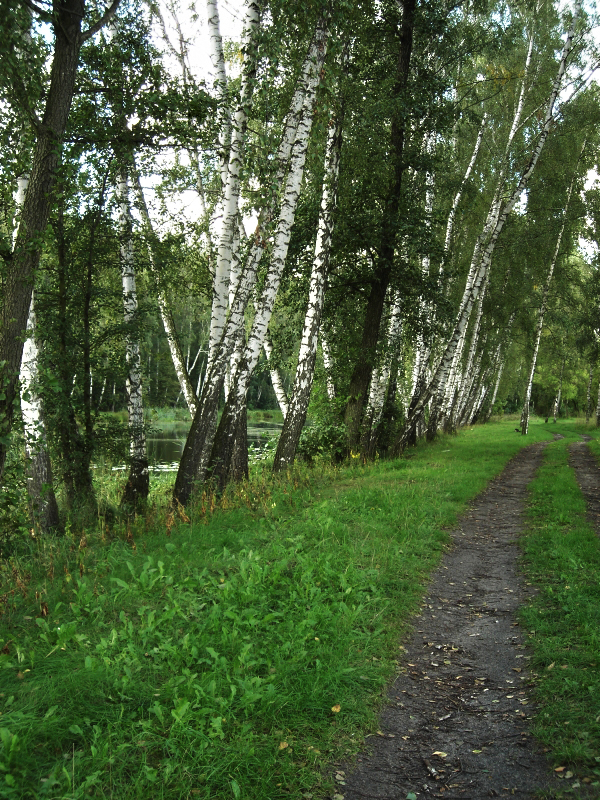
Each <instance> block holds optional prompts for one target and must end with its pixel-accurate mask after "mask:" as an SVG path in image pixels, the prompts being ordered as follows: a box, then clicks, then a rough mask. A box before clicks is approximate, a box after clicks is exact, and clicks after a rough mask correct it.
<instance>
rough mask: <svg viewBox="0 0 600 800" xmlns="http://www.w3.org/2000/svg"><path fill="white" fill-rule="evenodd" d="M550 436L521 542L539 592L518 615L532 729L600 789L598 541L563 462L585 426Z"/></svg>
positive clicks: (559, 760)
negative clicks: (527, 647)
mask: <svg viewBox="0 0 600 800" xmlns="http://www.w3.org/2000/svg"><path fill="white" fill-rule="evenodd" d="M551 432H553V433H554V432H556V433H561V434H562V435H564V436H565V437H566V438H565V439H564V440H562V441H557V442H553V443H551V444H550V445H548V448H547V450H546V453H545V458H544V463H543V466H542V467H541V469H540V471H539V473H538V475H537V477H536V479H535V480H534V481H533V482H532V484H531V507H530V511H529V519H530V529H529V531H528V533H527V535H526V536H525V537H524V538H523V540H522V545H523V551H524V562H525V569H526V574H527V575H528V579H529V580H530V581H532V582H533V583H534V585H535V586H536V587H537V588H538V590H539V591H538V594H537V596H536V598H535V599H534V600H533V601H532V603H531V604H530V605H528V607H527V608H526V609H524V610H523V611H522V621H523V623H524V624H525V625H526V627H527V630H528V631H529V638H530V644H531V645H532V647H533V656H532V659H531V662H530V664H531V667H532V669H533V671H534V673H535V683H536V695H537V700H538V702H539V703H540V710H539V713H538V715H537V717H536V720H535V725H534V729H533V731H534V733H535V735H536V736H537V737H538V739H540V741H541V742H543V743H544V744H545V745H546V746H547V747H548V748H549V749H550V752H551V755H552V758H553V760H554V761H555V762H556V763H555V766H561V765H565V764H566V765H569V766H571V767H572V768H574V772H575V773H576V774H577V775H579V777H585V778H586V782H588V781H590V780H591V781H592V783H593V785H595V786H600V782H598V779H599V778H600V538H599V537H598V536H597V535H596V533H595V532H594V531H593V530H592V529H591V527H590V525H589V524H588V523H587V521H586V519H585V510H586V509H585V501H584V499H583V497H582V495H581V491H580V489H579V487H578V485H577V483H576V480H575V475H574V472H573V470H572V469H571V468H570V467H569V466H568V464H567V458H568V454H567V446H568V444H569V442H570V441H573V440H574V439H579V436H578V435H577V434H578V433H580V432H584V428H583V427H582V426H581V425H576V424H574V423H573V422H570V423H562V424H557V425H556V426H554V425H553V426H552V428H551ZM587 432H588V433H591V434H592V435H594V436H595V435H597V431H596V430H595V429H589V430H588V431H587ZM592 446H593V448H594V449H595V451H596V453H599V452H600V448H599V445H598V443H597V442H594V443H593V445H592ZM575 788H576V787H575Z"/></svg>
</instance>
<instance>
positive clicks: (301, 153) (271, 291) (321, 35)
mask: <svg viewBox="0 0 600 800" xmlns="http://www.w3.org/2000/svg"><path fill="white" fill-rule="evenodd" d="M326 38H327V33H326V29H325V27H324V24H323V23H321V24H320V25H319V28H318V30H317V34H316V36H315V49H316V54H315V56H316V57H315V59H314V61H313V62H312V64H311V70H310V73H309V76H308V78H307V82H306V93H305V97H304V103H303V108H302V116H301V119H300V121H299V124H298V127H297V130H296V139H295V141H294V145H293V148H292V154H291V159H290V169H289V173H288V176H287V180H286V184H285V189H284V192H283V197H282V202H281V210H280V213H279V221H278V225H277V229H276V231H275V236H274V243H273V250H272V254H271V260H270V264H269V268H268V270H267V274H266V277H265V282H264V287H263V290H262V294H261V297H260V299H259V301H258V303H257V308H256V314H255V317H254V321H253V323H252V328H251V330H250V334H249V336H248V342H247V345H246V348H245V352H244V357H243V360H242V362H241V363H240V365H239V368H238V370H237V371H236V374H235V376H234V381H233V386H232V390H231V392H230V396H229V398H228V401H227V405H226V408H225V412H224V413H223V417H222V418H221V424H220V430H222V431H223V434H222V436H221V439H220V440H219V443H220V446H219V448H218V452H217V453H214V457H215V460H216V463H217V472H218V473H219V480H220V482H221V484H222V485H224V482H226V480H227V474H228V472H229V468H230V458H231V454H232V453H233V441H234V437H235V434H236V431H237V427H238V420H239V415H240V414H241V413H242V411H243V409H244V408H245V398H246V393H247V390H248V383H249V380H250V377H251V375H252V372H253V370H254V368H255V366H256V363H257V361H258V357H259V354H260V350H261V348H262V346H263V343H264V340H265V336H266V333H267V329H268V325H269V321H270V318H271V313H272V310H273V305H274V303H275V297H276V295H277V291H278V289H279V282H280V280H281V275H282V272H283V268H284V266H285V260H286V258H287V251H288V246H289V241H290V236H291V229H292V226H293V224H294V219H295V214H296V207H297V203H298V197H299V195H300V188H301V185H302V179H303V176H304V165H305V161H306V152H307V149H308V142H309V137H310V131H311V128H312V122H313V108H314V104H315V100H316V93H317V87H318V85H319V82H320V78H321V71H322V67H323V63H324V59H325V46H326ZM311 49H312V48H311Z"/></svg>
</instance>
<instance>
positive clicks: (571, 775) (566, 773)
mask: <svg viewBox="0 0 600 800" xmlns="http://www.w3.org/2000/svg"><path fill="white" fill-rule="evenodd" d="M572 777H573V773H572V772H565V778H566V779H567V780H570V779H571V778H572Z"/></svg>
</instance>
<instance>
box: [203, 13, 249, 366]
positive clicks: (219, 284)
mask: <svg viewBox="0 0 600 800" xmlns="http://www.w3.org/2000/svg"><path fill="white" fill-rule="evenodd" d="M259 18H260V12H259V8H258V5H257V3H256V2H253V0H251V2H249V3H248V5H247V6H246V20H245V23H244V35H243V46H242V49H243V52H244V70H243V75H242V87H241V91H240V100H239V104H238V108H237V111H236V113H235V118H234V120H233V123H232V134H231V146H230V149H229V162H228V165H227V176H226V182H225V187H224V195H223V225H222V230H221V236H220V239H219V246H218V253H217V263H216V267H215V277H214V283H213V302H212V313H211V322H210V338H209V348H208V350H209V358H208V360H209V364H211V363H212V362H213V360H214V358H215V354H216V349H217V345H218V343H219V341H220V339H221V336H222V334H223V330H224V328H225V321H226V316H227V301H228V297H229V272H230V268H231V259H232V255H233V245H234V238H235V233H236V230H237V225H238V214H239V211H238V203H239V194H240V180H241V170H242V165H243V162H244V143H245V139H246V126H247V122H248V112H249V109H250V103H251V98H252V84H253V81H252V74H253V72H254V70H255V55H254V53H253V37H254V35H255V33H256V30H257V29H258V24H259Z"/></svg>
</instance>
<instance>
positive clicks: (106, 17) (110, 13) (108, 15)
mask: <svg viewBox="0 0 600 800" xmlns="http://www.w3.org/2000/svg"><path fill="white" fill-rule="evenodd" d="M30 1H31V0H23V2H30ZM120 2H121V0H113V1H112V3H111V4H110V6H109V7H108V8H107V9H106V11H105V12H104V14H103V15H102V17H100V19H99V20H98V22H96V24H95V25H92V26H91V28H88V29H87V31H83V33H82V34H81V41H82V42H87V40H88V39H91V37H92V36H93V35H94V34H95V33H98V31H99V30H101V29H102V28H103V27H104V26H105V25H106V23H107V22H109V21H110V20H111V19H112V18H113V17H114V15H115V14H116V12H117V8H118V7H119V4H120Z"/></svg>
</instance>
